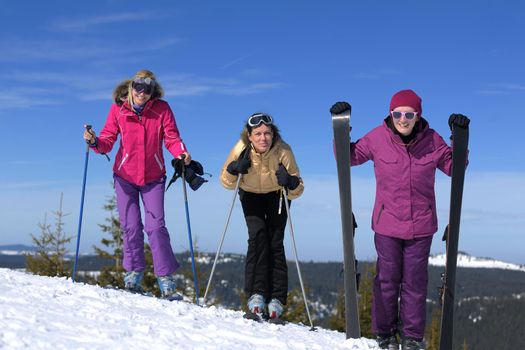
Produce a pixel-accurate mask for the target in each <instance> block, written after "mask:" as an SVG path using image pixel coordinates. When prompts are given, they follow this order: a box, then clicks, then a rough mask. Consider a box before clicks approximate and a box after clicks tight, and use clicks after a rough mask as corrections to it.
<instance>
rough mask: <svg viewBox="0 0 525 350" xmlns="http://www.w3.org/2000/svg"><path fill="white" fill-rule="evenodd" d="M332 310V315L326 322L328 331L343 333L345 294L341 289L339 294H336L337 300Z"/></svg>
mask: <svg viewBox="0 0 525 350" xmlns="http://www.w3.org/2000/svg"><path fill="white" fill-rule="evenodd" d="M334 310H335V312H334V314H333V315H332V316H330V318H329V320H328V325H329V327H330V329H333V330H335V331H339V332H345V331H346V322H345V319H346V317H345V292H344V289H343V288H340V289H339V292H338V293H337V299H336V302H335V308H334Z"/></svg>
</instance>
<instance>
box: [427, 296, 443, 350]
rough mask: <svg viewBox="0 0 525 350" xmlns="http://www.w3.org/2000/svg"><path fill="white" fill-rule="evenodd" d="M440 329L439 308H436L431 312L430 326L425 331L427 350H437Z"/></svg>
mask: <svg viewBox="0 0 525 350" xmlns="http://www.w3.org/2000/svg"><path fill="white" fill-rule="evenodd" d="M440 329H441V307H439V306H436V307H435V308H434V309H433V310H432V316H431V321H430V324H429V325H427V329H426V332H425V333H426V341H427V350H439V340H440Z"/></svg>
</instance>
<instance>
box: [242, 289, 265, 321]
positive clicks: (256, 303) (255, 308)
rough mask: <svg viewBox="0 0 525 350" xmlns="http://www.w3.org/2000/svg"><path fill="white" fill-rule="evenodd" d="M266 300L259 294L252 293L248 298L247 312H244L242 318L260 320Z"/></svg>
mask: <svg viewBox="0 0 525 350" xmlns="http://www.w3.org/2000/svg"><path fill="white" fill-rule="evenodd" d="M265 308H266V302H265V301H264V297H263V296H262V295H261V294H253V295H252V296H251V297H250V298H249V299H248V312H246V313H245V314H244V318H246V319H249V320H254V321H262V320H263V316H264V309H265Z"/></svg>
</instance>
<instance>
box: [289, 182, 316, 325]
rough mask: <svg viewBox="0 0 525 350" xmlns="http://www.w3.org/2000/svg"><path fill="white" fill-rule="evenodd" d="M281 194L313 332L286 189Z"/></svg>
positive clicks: (305, 305)
mask: <svg viewBox="0 0 525 350" xmlns="http://www.w3.org/2000/svg"><path fill="white" fill-rule="evenodd" d="M282 192H283V196H284V205H285V207H286V214H288V227H289V230H290V237H291V238H292V247H293V253H294V257H295V265H296V266H297V275H298V276H299V284H300V285H301V291H302V292H303V299H304V307H305V308H306V314H307V315H308V320H309V321H310V326H311V328H310V330H311V331H315V327H314V324H313V322H312V317H311V316H310V310H309V309H308V301H307V300H306V293H305V291H304V283H303V278H302V277H301V267H300V266H299V257H298V255H297V247H296V245H295V236H294V232H293V226H292V216H291V215H290V205H289V204H288V195H287V194H286V188H283V190H282Z"/></svg>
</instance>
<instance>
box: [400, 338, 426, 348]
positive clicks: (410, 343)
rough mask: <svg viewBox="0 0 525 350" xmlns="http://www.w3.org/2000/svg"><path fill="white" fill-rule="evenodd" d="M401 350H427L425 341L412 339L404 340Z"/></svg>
mask: <svg viewBox="0 0 525 350" xmlns="http://www.w3.org/2000/svg"><path fill="white" fill-rule="evenodd" d="M401 350H425V342H424V341H423V340H421V341H418V340H416V339H412V338H403V341H402V342H401Z"/></svg>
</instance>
